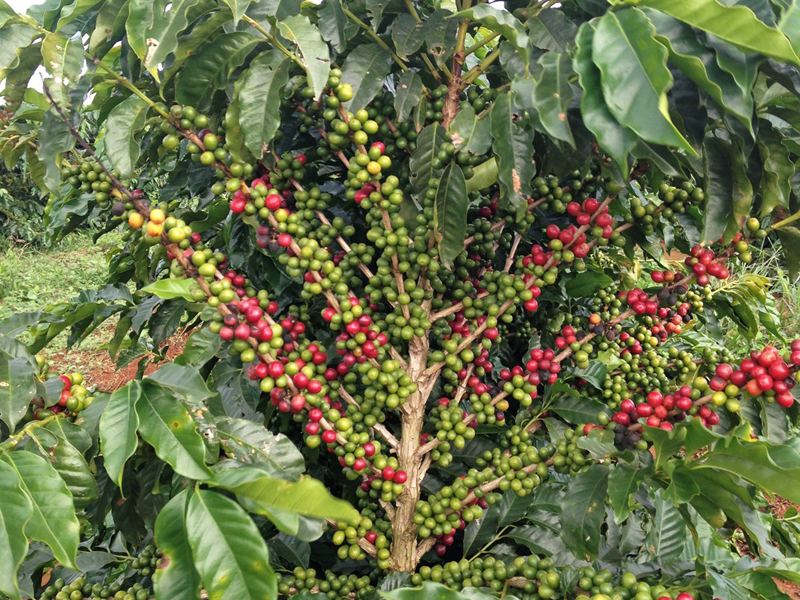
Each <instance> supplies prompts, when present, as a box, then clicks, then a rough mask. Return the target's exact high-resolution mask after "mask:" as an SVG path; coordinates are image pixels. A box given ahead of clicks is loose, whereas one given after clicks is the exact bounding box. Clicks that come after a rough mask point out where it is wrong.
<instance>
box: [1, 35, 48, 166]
mask: <svg viewBox="0 0 800 600" xmlns="http://www.w3.org/2000/svg"><path fill="white" fill-rule="evenodd" d="M18 60H19V62H18V63H17V65H16V66H15V67H14V68H12V69H9V70H8V71H7V72H6V76H5V87H4V88H3V98H4V99H5V103H6V108H7V109H8V110H9V111H15V110H17V109H18V108H19V106H20V104H21V103H22V100H23V99H24V97H25V92H26V90H27V89H28V82H29V81H30V79H31V77H32V76H33V74H34V72H35V71H36V69H38V68H39V65H40V64H41V63H42V46H41V44H32V45H29V46H26V47H24V48H22V50H20V53H19V59H18ZM1 75H2V74H0V76H1ZM15 162H16V161H15Z"/></svg>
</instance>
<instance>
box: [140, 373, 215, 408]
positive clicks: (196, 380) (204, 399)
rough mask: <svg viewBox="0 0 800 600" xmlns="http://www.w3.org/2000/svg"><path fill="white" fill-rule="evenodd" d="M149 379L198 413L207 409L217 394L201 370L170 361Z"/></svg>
mask: <svg viewBox="0 0 800 600" xmlns="http://www.w3.org/2000/svg"><path fill="white" fill-rule="evenodd" d="M147 379H148V380H149V381H155V382H157V383H158V384H159V385H160V386H161V387H162V388H165V389H168V390H169V391H171V392H172V393H173V394H175V395H176V396H178V397H180V398H182V399H183V400H184V401H185V402H186V404H187V406H189V408H190V409H191V410H192V411H194V412H195V413H196V414H197V413H198V412H204V411H207V410H208V405H210V404H212V402H211V400H212V399H213V398H214V397H215V396H216V393H215V392H212V391H211V390H210V389H208V385H207V384H206V380H205V379H203V375H202V374H201V373H200V371H198V370H197V368H195V367H192V366H187V365H178V364H176V363H170V362H168V363H166V364H164V365H162V366H161V367H159V368H158V370H156V371H154V372H153V373H150V374H149V375H148V376H147Z"/></svg>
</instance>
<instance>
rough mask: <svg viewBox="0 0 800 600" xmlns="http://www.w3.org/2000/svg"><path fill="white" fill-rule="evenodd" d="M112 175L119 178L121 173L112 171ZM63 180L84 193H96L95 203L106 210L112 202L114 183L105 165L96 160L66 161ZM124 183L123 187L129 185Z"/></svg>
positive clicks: (80, 158) (78, 159) (78, 157)
mask: <svg viewBox="0 0 800 600" xmlns="http://www.w3.org/2000/svg"><path fill="white" fill-rule="evenodd" d="M111 175H112V176H113V177H115V178H119V176H120V174H119V171H117V170H113V171H111ZM61 179H62V181H66V182H67V183H69V185H71V186H72V187H73V188H74V189H76V190H79V191H81V192H84V193H94V199H95V202H97V204H98V205H99V206H100V207H101V208H105V207H107V206H108V204H109V202H110V201H111V191H112V190H113V188H114V183H113V181H112V180H111V178H110V177H109V176H108V174H107V173H106V170H105V169H104V168H103V165H102V164H100V163H99V162H97V161H96V160H94V159H86V158H83V157H81V156H76V161H75V164H68V163H67V162H66V161H65V162H64V164H63V166H62V167H61ZM127 183H128V182H124V183H123V185H127Z"/></svg>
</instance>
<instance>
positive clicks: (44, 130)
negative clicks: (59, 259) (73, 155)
mask: <svg viewBox="0 0 800 600" xmlns="http://www.w3.org/2000/svg"><path fill="white" fill-rule="evenodd" d="M74 147H75V138H74V137H72V134H70V131H69V128H68V127H67V125H66V123H64V121H62V120H61V117H60V116H58V114H57V113H56V112H55V110H54V109H52V108H51V109H50V110H48V111H47V112H46V113H45V114H44V118H43V119H42V125H41V127H40V128H39V160H40V161H41V164H42V166H43V167H44V177H43V179H42V183H43V184H44V185H45V186H46V189H47V190H49V191H51V192H56V191H57V190H58V188H59V187H60V185H61V155H62V154H64V153H65V152H69V151H70V150H72V149H73V148H74ZM51 214H52V213H51ZM51 219H52V216H51Z"/></svg>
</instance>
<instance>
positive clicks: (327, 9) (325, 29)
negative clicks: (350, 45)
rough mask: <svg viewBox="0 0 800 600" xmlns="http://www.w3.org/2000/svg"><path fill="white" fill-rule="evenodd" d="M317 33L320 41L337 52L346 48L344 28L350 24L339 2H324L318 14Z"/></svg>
mask: <svg viewBox="0 0 800 600" xmlns="http://www.w3.org/2000/svg"><path fill="white" fill-rule="evenodd" d="M319 17H320V18H319V32H320V33H321V34H322V39H324V40H325V41H326V42H328V43H329V44H330V45H331V46H333V49H334V50H336V51H337V52H342V51H343V50H344V49H345V47H346V46H347V33H346V30H345V28H346V27H347V25H348V24H349V23H350V21H348V19H347V15H345V14H344V11H343V10H342V5H341V4H340V3H339V2H324V3H323V4H322V8H320V12H319Z"/></svg>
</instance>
